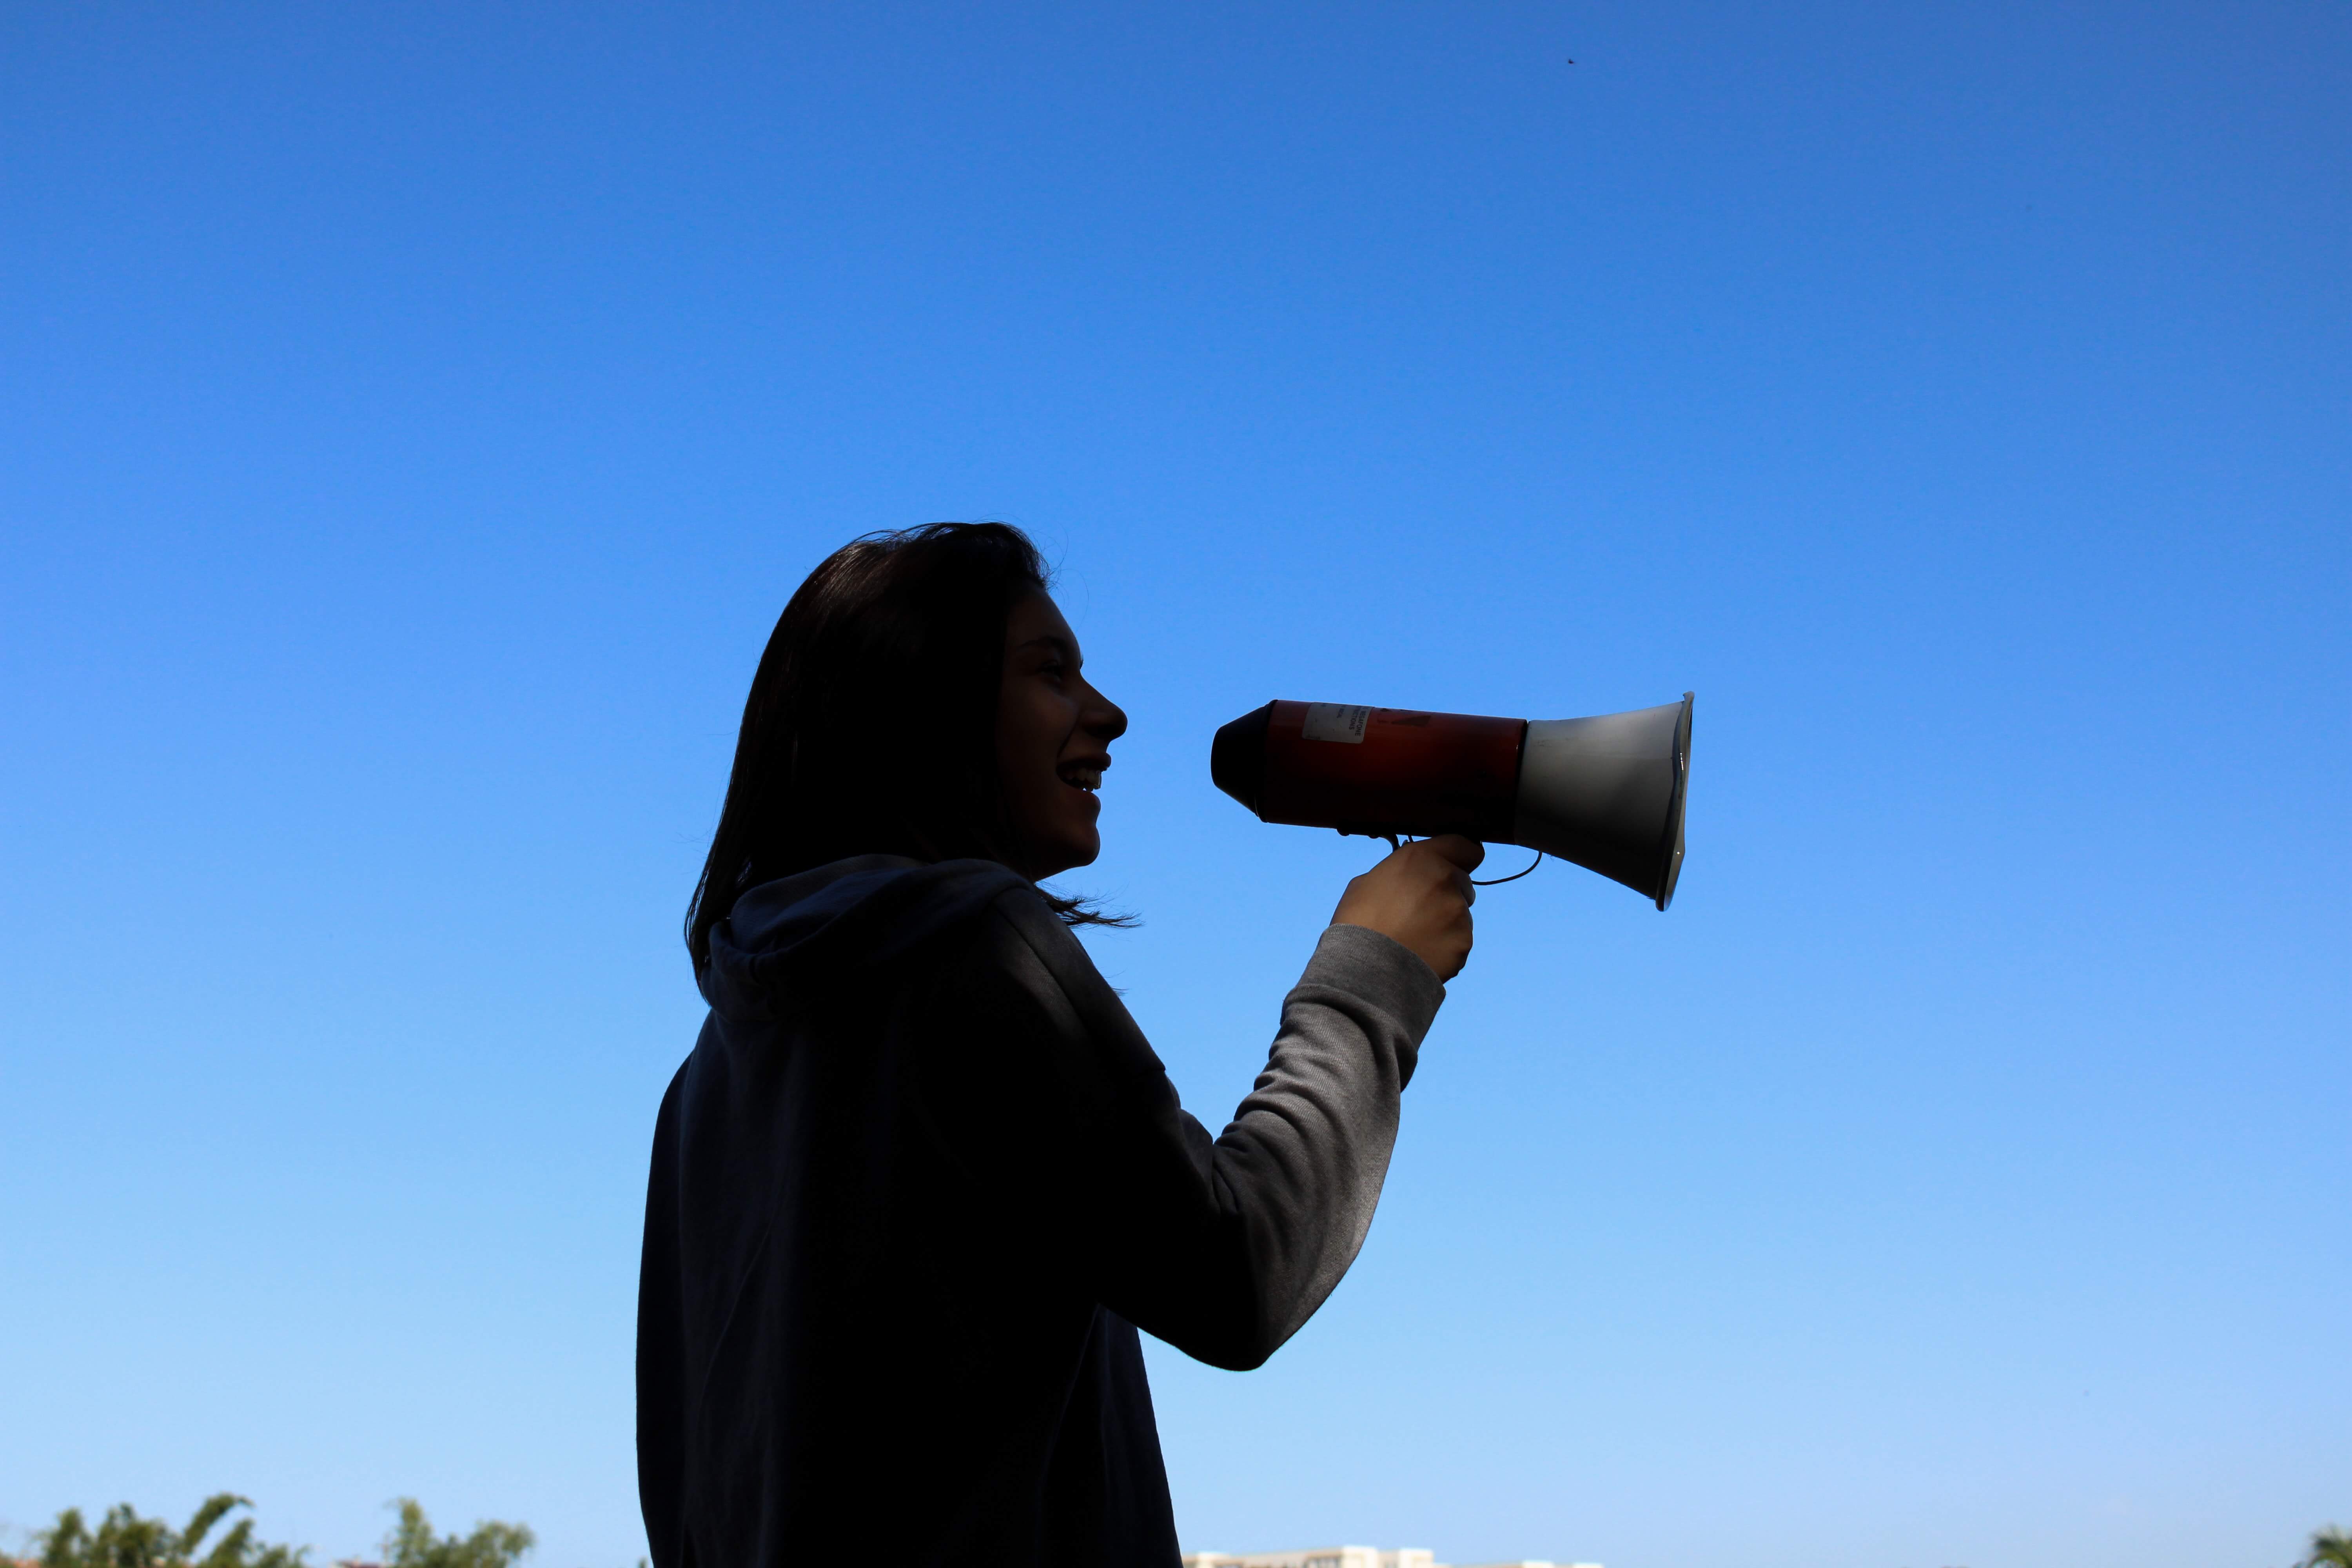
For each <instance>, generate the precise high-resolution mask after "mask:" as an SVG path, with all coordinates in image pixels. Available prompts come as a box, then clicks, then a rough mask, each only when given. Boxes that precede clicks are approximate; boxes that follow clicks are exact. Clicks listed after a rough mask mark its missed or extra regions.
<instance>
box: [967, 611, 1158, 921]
mask: <svg viewBox="0 0 2352 1568" xmlns="http://www.w3.org/2000/svg"><path fill="white" fill-rule="evenodd" d="M1084 663H1085V660H1084V658H1083V657H1082V656H1081V655H1080V654H1079V652H1078V639H1077V637H1076V634H1075V633H1073V632H1072V631H1071V630H1070V624H1069V622H1067V621H1066V620H1064V619H1063V618H1062V612H1061V610H1060V609H1059V608H1057V607H1056V606H1055V604H1054V601H1053V600H1052V599H1051V598H1049V597H1047V596H1046V595H1044V594H1033V595H1030V596H1029V597H1027V598H1025V599H1024V600H1022V601H1021V602H1020V603H1019V604H1018V605H1014V606H1013V613H1012V615H1010V616H1007V617H1006V619H1005V624H1004V683H1003V688H1002V689H1001V690H1000V691H999V693H998V695H997V701H996V775H997V789H998V791H999V793H1000V794H1001V795H1003V801H1004V808H1005V813H1006V815H1007V816H1009V817H1010V819H1011V822H1012V827H1013V854H1014V855H1015V856H1016V857H1017V859H1016V860H1015V861H1014V863H1013V869H1014V870H1016V871H1018V872H1020V873H1021V874H1022V875H1023V876H1024V877H1027V878H1028V879H1030V880H1032V881H1042V880H1044V879H1045V878H1047V877H1051V876H1054V875H1055V874H1056V873H1057V872H1062V871H1066V870H1068V869H1069V868H1071V867H1073V866H1086V865H1090V864H1092V863H1093V861H1094V858H1095V857H1096V856H1097V855H1098V854H1100V853H1101V852H1102V834H1101V833H1100V832H1099V831H1098V830H1097V828H1096V826H1095V818H1096V817H1097V816H1099V815H1100V814H1101V811H1102V803H1101V802H1100V801H1098V800H1097V799H1096V798H1095V791H1097V789H1099V788H1101V787H1102V775H1103V770H1104V769H1105V768H1108V767H1109V766H1110V743H1111V742H1112V741H1114V740H1116V739H1118V736H1119V735H1121V734H1123V733H1125V732H1126V730H1127V715H1126V714H1125V713H1123V712H1121V711H1120V710H1119V709H1118V705H1117V704H1116V703H1114V702H1112V701H1111V700H1110V699H1109V698H1108V697H1105V696H1104V695H1103V694H1102V693H1101V692H1099V691H1097V690H1096V689H1094V688H1093V687H1091V686H1089V685H1087V679H1086V677H1085V676H1084V675H1082V674H1081V673H1079V671H1080V669H1081V668H1082V666H1083V665H1084Z"/></svg>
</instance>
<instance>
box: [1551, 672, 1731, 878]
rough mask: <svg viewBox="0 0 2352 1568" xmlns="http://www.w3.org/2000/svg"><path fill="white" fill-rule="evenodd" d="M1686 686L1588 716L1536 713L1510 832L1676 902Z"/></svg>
mask: <svg viewBox="0 0 2352 1568" xmlns="http://www.w3.org/2000/svg"><path fill="white" fill-rule="evenodd" d="M1690 735H1691V694H1690V693H1689V692H1687V691H1685V692H1684V693H1683V700H1681V701H1680V702H1668V703H1664V704H1663V705H1662V706H1659V707H1656V708H1637V709H1634V710H1633V711H1632V712H1630V713H1603V714H1601V715H1600V716H1598V717H1597V718H1591V719H1538V720H1536V721H1532V722H1531V723H1529V724H1528V735H1527V741H1526V742H1525V744H1524V746H1523V748H1522V750H1521V752H1520V753H1519V787H1518V792H1517V797H1516V798H1515V800H1514V802H1513V808H1514V809H1513V817H1512V823H1511V840H1512V842H1513V843H1516V844H1519V845H1523V846H1525V847H1528V848H1529V849H1540V850H1542V851H1543V852H1544V853H1545V854H1547V855H1556V856H1558V857H1559V858H1561V859H1563V860H1573V861H1574V862H1576V863H1577V864H1578V865H1580V866H1581V867H1583V868H1586V869H1587V870H1591V871H1598V872H1600V873H1601V875H1602V876H1604V877H1606V878H1608V879H1611V880H1612V881H1616V882H1622V883H1624V884H1625V886H1627V887H1629V888H1631V889H1633V890H1634V891H1635V892H1637V893H1641V894H1643V895H1644V896H1645V897H1648V898H1651V899H1654V900H1657V905H1658V908H1660V909H1661V910H1663V909H1664V908H1665V907H1666V906H1667V905H1668V904H1670V903H1672V902H1674V899H1675V882H1676V881H1677V880H1679V879H1681V877H1682V871H1683V799H1684V795H1685V793H1686V792H1687V789H1688V786H1689V784H1690Z"/></svg>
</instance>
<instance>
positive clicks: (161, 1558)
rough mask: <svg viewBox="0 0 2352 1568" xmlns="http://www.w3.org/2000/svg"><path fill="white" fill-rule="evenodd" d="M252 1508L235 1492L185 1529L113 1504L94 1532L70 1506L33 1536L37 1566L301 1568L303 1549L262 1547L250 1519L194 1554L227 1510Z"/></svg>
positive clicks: (208, 1504) (210, 1501)
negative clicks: (147, 1517)
mask: <svg viewBox="0 0 2352 1568" xmlns="http://www.w3.org/2000/svg"><path fill="white" fill-rule="evenodd" d="M252 1506H253V1505H252V1504H251V1503H250V1502H248V1501H247V1500H245V1499H244V1498H241V1497H238V1496H237V1495H236V1493H234V1492H220V1493H217V1494H216V1495H215V1496H212V1497H209V1498H206V1499H205V1503H204V1506H203V1507H202V1508H199V1509H198V1510H196V1511H195V1514H194V1517H193V1518H191V1519H190V1520H189V1521H188V1524H187V1528H186V1529H184V1530H173V1528H172V1527H171V1526H170V1525H168V1524H166V1523H164V1522H163V1521H162V1520H160V1519H142V1518H140V1517H139V1514H138V1511H137V1510H134V1509H133V1508H132V1507H131V1505H130V1504H129V1503H127V1502H124V1503H117V1504H115V1505H114V1506H113V1507H112V1508H110V1509H108V1510H106V1517H105V1518H104V1519H102V1520H100V1521H99V1523H98V1528H97V1529H96V1530H92V1529H90V1528H89V1524H88V1523H87V1522H86V1521H84V1520H83V1518H82V1516H81V1510H79V1509H78V1508H69V1509H68V1510H65V1511H64V1512H63V1513H60V1514H59V1515H58V1521H57V1523H56V1524H54V1525H52V1526H50V1527H49V1528H48V1529H47V1530H45V1531H41V1532H40V1533H39V1534H37V1535H36V1536H34V1537H33V1550H34V1551H36V1552H38V1553H39V1554H40V1556H39V1559H38V1561H39V1563H40V1568H301V1563H302V1555H303V1553H304V1552H308V1551H309V1550H310V1548H309V1547H307V1546H300V1547H297V1546H264V1545H261V1544H260V1543H258V1542H256V1541H255V1540H254V1539H253V1521H251V1520H249V1519H240V1520H238V1521H236V1523H235V1524H233V1525H231V1526H230V1527H229V1529H228V1530H227V1531H226V1533H225V1534H223V1535H222V1536H221V1538H220V1539H219V1540H218V1541H216V1542H213V1548H212V1550H211V1551H209V1552H205V1554H204V1555H203V1556H202V1557H198V1556H197V1555H196V1553H197V1552H198V1551H200V1550H201V1549H202V1548H203V1546H204V1543H205V1536H207V1535H210V1534H211V1533H212V1530H213V1526H214V1525H216V1524H218V1523H219V1522H220V1521H222V1519H224V1518H225V1517H226V1515H227V1514H228V1512H229V1510H232V1509H239V1508H251V1507H252Z"/></svg>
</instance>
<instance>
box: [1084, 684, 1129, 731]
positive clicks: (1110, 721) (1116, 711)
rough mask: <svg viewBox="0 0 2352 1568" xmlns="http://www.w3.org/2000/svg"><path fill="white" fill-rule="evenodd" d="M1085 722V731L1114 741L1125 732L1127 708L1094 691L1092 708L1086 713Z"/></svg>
mask: <svg viewBox="0 0 2352 1568" xmlns="http://www.w3.org/2000/svg"><path fill="white" fill-rule="evenodd" d="M1086 723H1087V733H1088V734H1090V735H1094V736H1097V737H1098V738H1100V739H1102V740H1105V741H1116V740H1118V738H1119V737H1120V736H1121V735H1124V734H1126V733H1127V710H1125V709H1124V708H1121V707H1120V706H1119V705H1118V703H1116V702H1113V701H1112V700H1110V699H1109V698H1108V697H1105V696H1104V695H1103V694H1102V693H1101V692H1099V691H1097V692H1096V693H1095V706H1094V709H1093V710H1092V711H1090V712H1088V713H1087V720H1086Z"/></svg>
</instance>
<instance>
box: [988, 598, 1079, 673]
mask: <svg viewBox="0 0 2352 1568" xmlns="http://www.w3.org/2000/svg"><path fill="white" fill-rule="evenodd" d="M1041 642H1042V643H1059V644H1060V645H1061V646H1062V647H1064V648H1066V650H1068V652H1069V654H1070V655H1071V657H1072V658H1076V656H1077V652H1078V635H1077V633H1076V632H1074V631H1072V630H1071V629H1070V623H1069V622H1068V621H1066V620H1064V619H1063V618H1062V607H1061V606H1060V605H1056V604H1055V603H1054V598H1053V595H1050V594H1045V593H1037V594H1031V595H1026V596H1025V597H1024V598H1023V599H1022V600H1021V601H1020V603H1018V604H1016V605H1013V613H1012V614H1011V615H1010V616H1006V617H1005V620H1004V647H1005V649H1006V651H1008V652H1010V651H1013V650H1014V649H1017V648H1023V647H1028V646H1029V645H1030V644H1032V643H1041Z"/></svg>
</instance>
